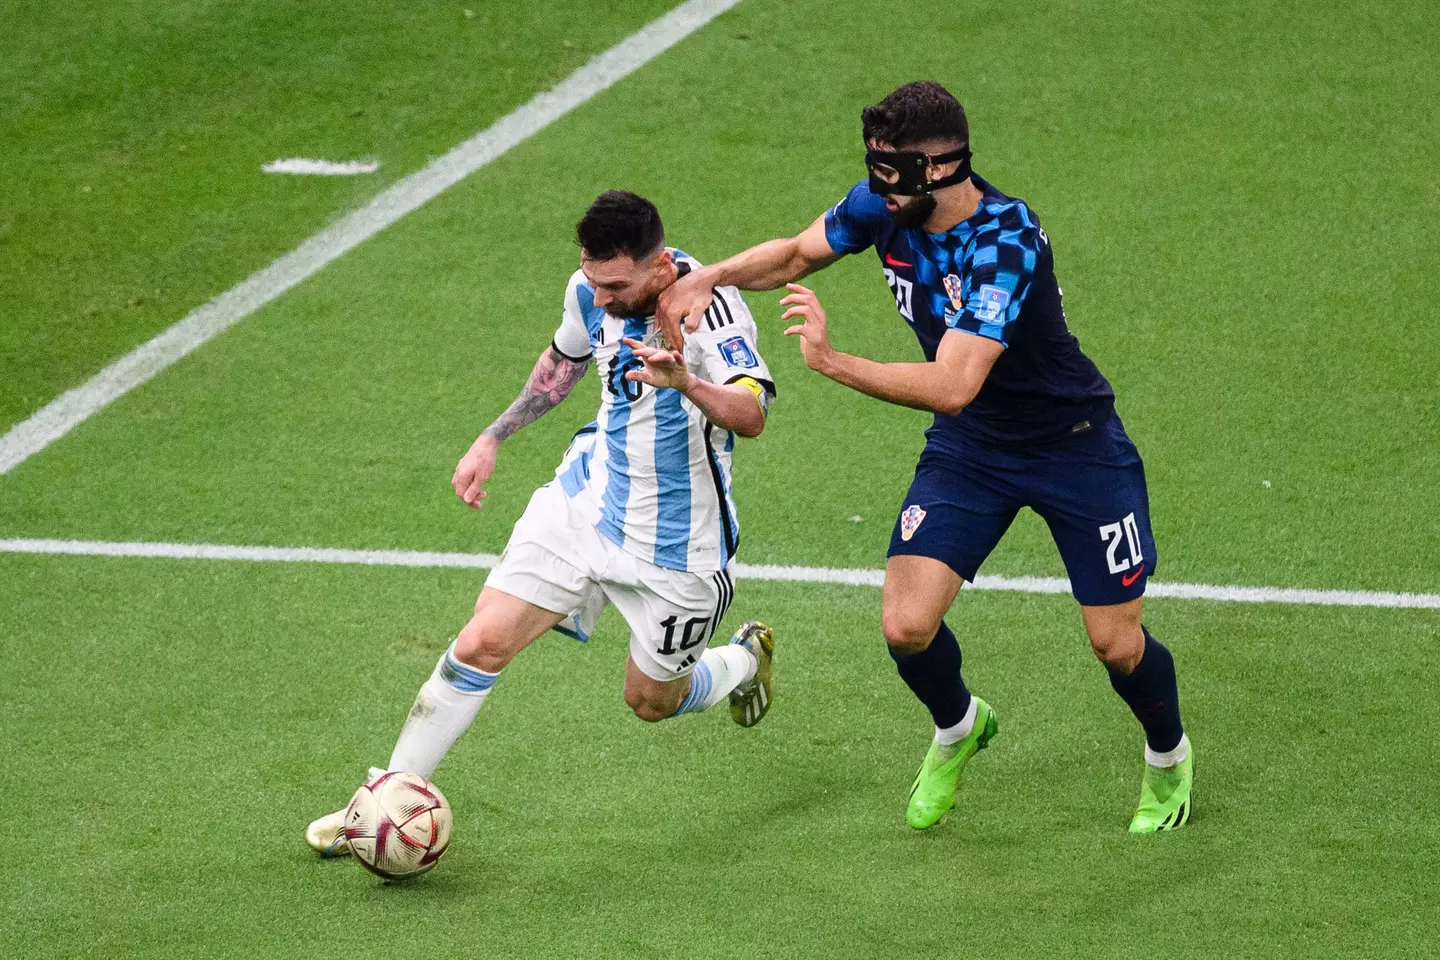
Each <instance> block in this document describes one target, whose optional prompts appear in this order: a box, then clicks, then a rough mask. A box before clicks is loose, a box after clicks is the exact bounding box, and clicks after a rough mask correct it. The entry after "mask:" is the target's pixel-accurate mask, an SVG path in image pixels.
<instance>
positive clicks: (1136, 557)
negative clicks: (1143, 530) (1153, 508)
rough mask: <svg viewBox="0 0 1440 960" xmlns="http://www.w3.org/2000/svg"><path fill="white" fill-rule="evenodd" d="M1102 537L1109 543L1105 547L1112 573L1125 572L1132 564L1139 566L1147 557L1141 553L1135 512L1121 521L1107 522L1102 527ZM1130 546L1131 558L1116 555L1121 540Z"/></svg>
mask: <svg viewBox="0 0 1440 960" xmlns="http://www.w3.org/2000/svg"><path fill="white" fill-rule="evenodd" d="M1100 539H1101V540H1105V541H1107V542H1108V543H1109V546H1107V547H1106V548H1105V560H1106V562H1108V563H1109V564H1110V572H1111V573H1124V572H1125V571H1126V570H1129V569H1130V568H1131V567H1132V566H1139V565H1140V563H1141V562H1142V561H1144V559H1145V557H1144V556H1142V555H1141V553H1140V528H1139V527H1138V526H1137V525H1136V524H1135V514H1133V513H1131V514H1128V515H1127V516H1126V517H1125V519H1124V520H1121V521H1120V522H1119V523H1107V524H1105V526H1103V527H1101V528H1100ZM1121 540H1124V541H1125V543H1126V545H1127V546H1129V548H1130V558H1129V559H1128V560H1127V559H1125V558H1124V557H1118V556H1116V553H1117V552H1118V551H1119V549H1120V541H1121Z"/></svg>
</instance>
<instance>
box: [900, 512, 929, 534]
mask: <svg viewBox="0 0 1440 960" xmlns="http://www.w3.org/2000/svg"><path fill="white" fill-rule="evenodd" d="M924 519H925V511H924V510H921V509H920V508H919V507H918V506H915V505H914V504H911V505H910V506H908V507H906V508H905V512H904V513H902V514H900V539H901V540H909V539H910V538H911V537H913V536H915V529H916V528H917V527H919V526H920V521H921V520H924Z"/></svg>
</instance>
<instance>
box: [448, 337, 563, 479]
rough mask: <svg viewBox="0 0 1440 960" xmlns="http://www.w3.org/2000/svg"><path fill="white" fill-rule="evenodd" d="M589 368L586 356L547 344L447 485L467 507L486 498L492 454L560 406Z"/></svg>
mask: <svg viewBox="0 0 1440 960" xmlns="http://www.w3.org/2000/svg"><path fill="white" fill-rule="evenodd" d="M588 369H590V358H589V357H585V358H584V359H582V360H572V359H571V358H569V357H567V356H565V355H564V354H563V353H561V352H560V351H559V350H557V349H555V347H553V346H550V347H547V348H546V349H545V352H544V353H542V354H541V355H540V359H539V361H537V362H536V364H535V369H534V370H532V371H530V379H528V380H526V381H525V387H524V389H522V390H521V391H520V396H518V397H516V398H515V402H514V403H512V404H510V406H509V407H508V408H506V410H505V412H504V413H502V414H500V416H499V417H497V418H496V419H495V422H494V423H492V424H490V426H488V427H486V428H485V430H484V432H482V433H481V434H480V436H478V437H476V438H475V442H474V443H472V444H471V445H470V449H469V450H468V451H466V453H465V456H463V457H461V458H460V462H459V463H458V464H457V465H456V466H455V475H454V476H453V477H451V478H450V486H451V487H453V488H454V489H455V494H456V496H458V497H459V498H460V499H461V500H464V501H465V503H466V504H467V505H469V506H472V507H479V506H480V501H481V500H484V499H485V484H486V483H488V482H489V481H490V475H491V474H492V473H494V472H495V456H496V454H497V452H498V451H499V449H500V444H501V443H503V442H504V441H505V440H506V439H508V438H509V437H510V436H511V435H513V434H514V433H516V432H517V431H519V430H520V429H521V428H522V427H524V426H526V425H527V424H530V423H533V422H535V421H536V420H538V419H539V418H540V417H542V416H544V415H545V414H546V413H547V412H549V411H550V410H553V409H555V407H557V406H559V405H560V401H561V400H564V399H565V398H566V397H567V396H569V395H570V391H571V390H573V389H575V384H577V383H579V382H580V379H581V378H582V377H584V376H585V371H586V370H588Z"/></svg>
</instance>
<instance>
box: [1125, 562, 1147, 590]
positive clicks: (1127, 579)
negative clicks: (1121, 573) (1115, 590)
mask: <svg viewBox="0 0 1440 960" xmlns="http://www.w3.org/2000/svg"><path fill="white" fill-rule="evenodd" d="M1144 572H1145V564H1143V563H1142V564H1140V566H1138V567H1136V568H1135V572H1134V573H1132V574H1130V576H1128V577H1121V578H1120V582H1121V583H1122V584H1124V585H1125V586H1127V587H1128V586H1130V585H1131V584H1133V583H1134V582H1135V581H1136V580H1139V579H1140V574H1142V573H1144Z"/></svg>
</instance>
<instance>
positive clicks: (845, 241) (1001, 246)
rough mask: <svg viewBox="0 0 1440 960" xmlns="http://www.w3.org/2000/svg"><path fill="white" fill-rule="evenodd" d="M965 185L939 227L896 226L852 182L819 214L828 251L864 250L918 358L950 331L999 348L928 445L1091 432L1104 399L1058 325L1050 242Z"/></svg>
mask: <svg viewBox="0 0 1440 960" xmlns="http://www.w3.org/2000/svg"><path fill="white" fill-rule="evenodd" d="M974 183H975V185H976V187H978V188H979V189H980V190H981V191H982V192H983V194H984V199H983V200H982V201H981V204H980V208H979V209H978V210H977V211H976V212H975V213H974V214H972V215H971V216H970V217H968V218H967V219H965V220H962V221H961V222H960V223H958V224H957V225H956V226H954V227H953V228H951V229H950V230H947V231H946V232H944V233H940V234H930V233H926V232H925V231H924V230H921V229H905V230H902V229H899V228H897V227H896V226H895V221H894V219H893V218H892V217H891V216H890V214H889V212H888V211H886V209H885V201H884V199H883V198H881V197H879V196H876V195H875V194H873V193H871V192H870V188H869V186H868V184H867V183H866V181H863V180H862V181H861V182H859V183H857V184H856V185H855V186H854V187H852V188H851V190H850V192H849V193H848V194H846V195H845V199H843V200H841V201H840V202H839V203H837V204H836V205H835V206H834V207H833V208H831V210H830V211H829V212H828V213H826V214H825V236H826V238H827V239H828V240H829V241H830V246H831V248H832V249H834V251H835V252H836V253H857V252H859V251H861V250H864V249H865V248H866V247H871V246H873V247H874V248H875V252H876V253H877V254H878V255H879V257H880V260H881V263H882V265H883V269H884V272H885V280H886V282H887V283H889V285H890V289H891V290H892V291H893V292H894V294H895V306H896V307H897V308H898V309H899V311H900V315H901V316H902V317H904V318H905V322H906V323H908V324H910V327H911V329H913V330H914V331H915V336H916V338H917V339H918V340H919V341H920V349H921V350H923V351H924V353H925V358H926V359H927V360H931V361H933V360H934V359H935V351H936V350H937V349H938V348H939V346H940V338H941V337H943V336H944V335H945V334H946V332H947V331H949V330H961V331H964V332H966V333H969V334H974V335H976V336H981V337H989V338H990V339H992V340H997V341H999V342H1000V343H1002V344H1004V346H1005V352H1004V353H1002V354H1001V355H1000V358H999V359H998V360H996V361H995V366H994V367H993V368H992V369H991V371H990V376H989V377H988V378H986V380H985V384H984V386H982V387H981V388H980V392H979V394H978V395H977V396H976V397H975V399H974V400H973V401H971V403H970V405H969V406H967V407H966V408H965V409H964V410H962V411H961V412H960V413H959V414H957V415H955V416H953V417H950V416H944V415H941V414H936V416H935V422H934V424H933V425H932V426H931V427H930V429H929V430H927V431H926V434H925V435H926V437H927V439H928V441H929V447H930V448H932V449H938V450H942V451H947V452H951V453H955V454H957V455H958V454H959V452H960V450H961V449H962V447H964V446H966V444H965V442H964V441H965V440H967V439H968V440H971V441H972V442H973V441H978V442H981V443H989V444H995V445H1000V446H1005V447H1025V446H1031V445H1037V444H1047V443H1051V442H1053V441H1055V440H1057V439H1060V438H1063V437H1065V436H1068V435H1070V434H1072V433H1077V432H1085V431H1087V430H1089V429H1091V428H1092V427H1098V426H1099V425H1100V422H1101V421H1103V420H1104V419H1105V418H1106V417H1108V416H1109V414H1110V412H1111V410H1112V409H1113V404H1114V398H1115V394H1114V391H1113V390H1111V388H1110V384H1109V382H1108V381H1106V379H1105V378H1104V376H1102V375H1101V373H1100V370H1099V369H1098V368H1097V367H1096V366H1095V364H1094V363H1093V362H1092V361H1091V360H1090V358H1089V357H1087V356H1085V354H1084V353H1082V352H1081V351H1080V341H1079V340H1077V339H1075V335H1074V334H1072V333H1071V332H1070V328H1069V326H1068V325H1067V324H1066V323H1065V308H1064V307H1063V306H1062V304H1061V302H1060V287H1059V284H1058V283H1057V282H1056V280H1055V262H1054V258H1053V256H1052V255H1051V252H1050V238H1049V237H1047V236H1046V235H1045V231H1044V230H1042V229H1041V228H1040V222H1039V220H1038V219H1036V217H1035V214H1034V213H1033V212H1032V211H1031V210H1030V208H1029V207H1027V206H1026V205H1025V201H1023V200H1017V199H1015V198H1012V197H1007V196H1006V195H1005V194H1003V193H1001V192H1000V191H999V190H996V189H995V188H994V187H993V186H991V185H990V184H989V183H987V182H986V181H984V180H983V179H981V178H980V177H978V176H976V177H975V178H974Z"/></svg>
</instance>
